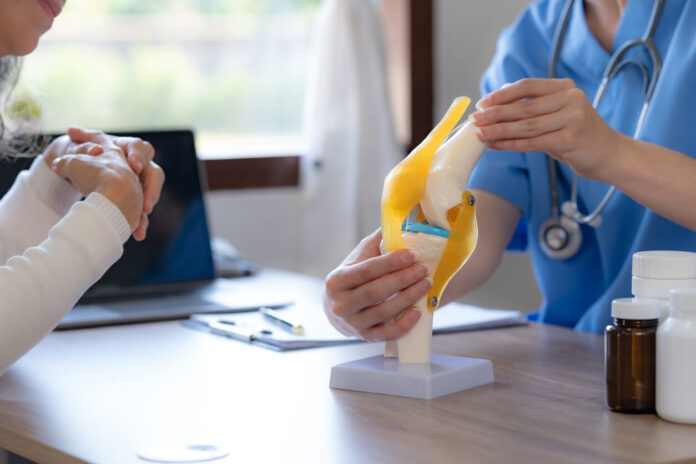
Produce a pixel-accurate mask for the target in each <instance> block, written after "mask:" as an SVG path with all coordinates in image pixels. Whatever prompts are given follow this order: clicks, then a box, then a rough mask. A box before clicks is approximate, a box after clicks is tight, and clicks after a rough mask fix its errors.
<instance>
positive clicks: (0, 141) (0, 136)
mask: <svg viewBox="0 0 696 464" xmlns="http://www.w3.org/2000/svg"><path fill="white" fill-rule="evenodd" d="M20 68H21V60H20V59H19V58H18V57H16V56H12V55H8V56H3V57H0V160H5V159H6V158H7V157H18V158H27V157H33V156H36V154H37V153H40V152H41V151H43V149H44V148H45V147H46V144H47V139H46V137H44V136H38V135H37V134H33V133H26V132H24V133H23V132H22V131H19V130H15V128H14V127H12V126H11V125H10V124H11V118H9V117H8V116H7V113H6V112H5V110H6V108H7V104H8V101H9V97H10V93H12V89H13V88H14V87H15V85H16V84H17V80H18V79H19V70H20Z"/></svg>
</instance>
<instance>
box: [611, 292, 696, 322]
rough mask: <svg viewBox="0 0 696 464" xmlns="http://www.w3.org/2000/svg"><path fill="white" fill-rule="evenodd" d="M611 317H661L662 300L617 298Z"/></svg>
mask: <svg viewBox="0 0 696 464" xmlns="http://www.w3.org/2000/svg"><path fill="white" fill-rule="evenodd" d="M694 295H696V293H694ZM611 317H614V318H616V319H632V320H649V319H659V317H660V301H659V300H651V299H648V298H617V299H616V300H614V301H612V302H611Z"/></svg>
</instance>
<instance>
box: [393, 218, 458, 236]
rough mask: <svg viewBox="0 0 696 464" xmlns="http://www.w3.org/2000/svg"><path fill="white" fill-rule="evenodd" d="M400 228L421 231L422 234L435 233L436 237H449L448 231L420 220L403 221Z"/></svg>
mask: <svg viewBox="0 0 696 464" xmlns="http://www.w3.org/2000/svg"><path fill="white" fill-rule="evenodd" d="M401 230H405V231H408V232H421V233H424V234H430V235H437V236H438V237H444V238H449V235H450V233H449V231H448V230H445V229H441V228H439V227H435V226H430V225H428V224H424V223H420V222H404V225H403V226H402V227H401Z"/></svg>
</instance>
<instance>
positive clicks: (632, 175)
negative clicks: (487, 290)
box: [324, 0, 696, 340]
mask: <svg viewBox="0 0 696 464" xmlns="http://www.w3.org/2000/svg"><path fill="white" fill-rule="evenodd" d="M564 3H565V0H544V1H540V2H538V3H534V4H532V5H530V6H529V7H527V8H526V9H525V10H524V11H523V12H522V14H521V15H520V16H519V17H518V19H517V21H516V22H515V23H514V24H513V25H512V26H510V27H509V28H507V29H506V30H505V31H504V32H503V33H502V35H501V37H500V39H499V42H498V49H497V52H496V55H495V57H494V58H493V61H492V63H491V65H490V67H489V68H488V70H487V71H486V73H485V74H484V76H483V78H482V81H481V85H482V94H483V95H485V96H484V97H483V98H482V99H481V101H480V102H479V105H478V106H479V108H480V109H479V111H477V112H476V113H474V114H473V118H474V120H475V121H476V124H477V125H478V134H479V138H480V139H481V140H484V141H487V142H490V150H489V151H488V152H487V153H486V154H484V156H483V158H482V159H481V161H480V162H479V164H478V166H477V167H476V169H475V171H474V173H473V174H472V177H471V179H470V182H469V187H470V188H471V189H472V191H473V192H474V194H475V196H476V199H477V219H478V223H479V243H478V245H477V249H476V251H475V252H474V254H473V255H472V257H471V258H470V260H469V262H467V264H466V265H465V266H464V267H463V268H462V270H461V271H460V272H459V273H458V275H457V276H455V278H454V279H453V280H452V282H451V283H450V285H449V286H448V289H447V292H446V293H445V297H444V298H443V300H452V299H455V298H458V297H460V296H462V295H463V294H466V293H467V292H469V291H471V290H473V289H474V288H476V287H477V286H478V285H480V284H481V283H483V282H484V281H485V280H486V279H487V278H488V277H489V276H490V275H491V273H492V272H493V271H494V270H495V268H496V267H497V265H498V264H499V262H500V259H501V257H502V255H503V253H504V251H505V249H506V247H507V245H508V243H510V239H511V237H512V236H513V233H514V231H515V229H516V226H517V224H518V221H519V219H520V218H521V217H524V219H525V223H526V229H527V230H526V233H527V237H528V240H526V242H527V243H528V248H529V250H530V252H531V254H532V258H533V263H534V270H535V273H536V277H537V281H538V283H539V285H540V287H541V291H542V294H543V296H544V302H543V305H542V307H541V308H540V312H539V320H540V321H543V322H548V323H553V324H558V325H563V326H567V327H574V328H576V329H578V330H585V331H590V332H601V331H602V330H603V328H604V327H605V326H606V324H607V323H609V322H610V320H611V318H610V306H611V300H613V299H614V298H618V297H626V296H630V295H631V257H632V254H633V253H634V252H635V251H639V250H657V249H670V250H691V251H694V250H696V232H694V230H696V201H694V200H695V199H696V182H695V181H694V180H696V160H694V158H693V156H694V155H695V154H696V130H694V129H693V122H692V121H694V120H696V118H695V117H694V115H696V86H695V85H694V83H693V78H692V77H693V76H695V75H696V41H694V40H693V25H694V24H696V2H694V1H691V0H669V1H667V2H665V4H664V8H663V11H662V15H661V18H660V20H659V22H658V23H657V29H656V30H655V36H654V40H655V43H656V45H657V47H658V49H659V50H660V53H661V55H662V59H663V68H662V73H661V75H660V77H659V79H658V81H657V86H656V88H655V93H654V96H653V98H652V102H651V104H650V107H649V110H648V112H647V114H646V118H645V124H644V126H643V129H642V131H641V133H640V134H639V136H638V139H637V140H635V139H633V138H631V137H630V136H631V135H632V134H633V132H634V129H635V126H636V123H637V119H638V115H639V114H640V110H641V107H642V105H643V93H642V85H643V80H642V79H643V78H642V75H641V73H640V71H638V69H637V68H634V67H628V68H626V69H624V70H622V71H621V72H620V73H619V74H618V76H617V77H616V78H615V79H614V80H613V81H612V82H611V83H610V84H609V87H608V90H607V93H606V94H605V97H604V99H603V100H602V102H601V103H600V105H599V106H598V108H597V110H595V109H593V108H592V104H591V101H590V100H591V99H592V98H593V97H594V95H595V92H596V90H597V88H598V87H599V84H600V81H601V78H602V72H603V71H604V68H605V66H606V64H607V62H608V61H609V59H610V56H611V53H612V52H614V51H615V50H616V49H617V48H618V47H620V46H621V44H623V43H624V42H626V41H627V40H631V39H634V38H637V37H640V36H642V35H643V33H644V31H645V29H646V26H647V24H648V20H649V17H650V13H651V10H652V4H653V2H648V1H638V0H633V1H630V2H629V1H627V0H585V1H581V0H576V1H575V2H574V4H573V6H572V10H571V12H570V17H569V22H568V27H567V31H566V33H565V38H564V41H563V45H562V47H561V52H560V56H559V62H558V66H557V69H556V76H557V77H558V78H557V79H548V78H547V74H548V63H549V57H550V54H551V44H552V37H553V34H554V31H555V28H556V23H557V22H558V21H559V18H560V15H561V10H562V8H563V5H564ZM641 53H643V52H642V51H637V52H636V59H641V58H642V57H641ZM544 153H546V154H548V155H550V156H551V157H553V158H554V159H556V160H557V161H558V163H556V169H557V171H556V172H557V176H558V183H559V194H560V197H561V198H560V202H561V203H562V202H563V201H566V200H569V199H570V185H571V182H572V178H573V177H572V176H573V173H574V172H575V173H577V174H578V175H579V176H580V181H579V187H578V205H579V207H580V209H581V211H584V212H589V211H592V210H593V209H594V208H595V207H596V206H597V205H598V204H599V202H600V201H601V199H602V197H603V196H604V194H605V193H606V191H607V189H608V186H609V185H614V186H616V187H617V189H618V190H617V192H616V193H615V194H614V196H613V197H612V199H611V200H610V202H609V203H608V205H607V207H606V208H605V210H604V211H603V212H602V219H603V222H602V224H601V225H600V226H599V227H596V228H595V227H590V226H587V225H582V226H581V231H582V237H583V241H582V245H581V247H580V249H579V251H578V253H577V254H575V255H574V256H573V257H571V258H569V259H565V260H560V259H553V258H550V257H548V256H547V255H545V254H544V253H543V252H542V250H541V248H540V244H539V241H538V235H539V229H540V227H541V226H542V223H544V221H546V220H547V219H548V218H550V217H551V215H552V211H551V202H550V182H549V167H548V162H547V157H546V156H545V155H544ZM379 239H380V234H379V231H377V232H376V233H375V234H373V235H371V236H370V237H367V238H366V239H365V240H363V242H361V243H360V244H359V245H358V247H357V248H356V249H355V250H354V251H353V252H352V253H351V255H349V256H348V258H346V260H345V261H344V262H343V263H342V264H341V265H340V266H339V267H338V268H337V269H336V270H334V271H333V272H332V273H331V274H330V275H329V276H328V278H327V280H326V284H325V290H324V306H325V311H326V313H327V315H328V317H329V319H330V320H331V321H332V323H333V324H334V325H335V326H336V327H337V328H339V329H340V330H342V331H343V332H344V333H347V334H352V335H358V336H361V337H363V338H366V339H368V340H392V339H396V338H398V337H400V336H401V335H402V334H403V333H405V332H407V331H408V330H410V328H411V327H412V326H413V325H414V324H415V321H416V320H417V319H418V314H417V312H416V311H414V310H413V309H412V305H413V304H414V303H415V302H416V301H417V300H418V299H419V298H420V297H422V295H424V294H425V293H426V292H427V287H428V286H429V284H428V283H427V280H425V279H424V278H423V276H424V272H423V269H422V267H421V266H420V265H419V264H418V263H417V262H416V261H415V258H414V257H413V256H412V255H411V253H410V252H409V251H408V250H399V251H397V252H393V253H390V254H386V255H383V256H380V255H379V251H378V249H377V247H378V244H379ZM391 318H396V320H395V321H394V322H391V320H390V319H391Z"/></svg>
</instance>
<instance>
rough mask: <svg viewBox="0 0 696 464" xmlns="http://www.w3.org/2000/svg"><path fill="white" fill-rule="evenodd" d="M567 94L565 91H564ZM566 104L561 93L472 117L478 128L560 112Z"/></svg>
mask: <svg viewBox="0 0 696 464" xmlns="http://www.w3.org/2000/svg"><path fill="white" fill-rule="evenodd" d="M564 92H565V91H564ZM565 104H566V102H565V99H564V98H562V96H560V95H559V92H557V93H554V94H551V95H544V96H543V97H539V98H533V99H522V100H518V101H516V102H513V103H509V104H507V105H497V106H491V107H489V108H487V109H482V110H479V111H477V112H475V113H473V114H472V115H471V117H472V118H473V119H474V122H475V123H476V125H477V126H479V127H482V126H486V125H489V124H495V123H499V122H509V121H519V120H522V119H529V118H533V117H535V116H541V115H543V114H549V113H555V112H557V111H560V110H561V109H562V108H563V107H564V105H565Z"/></svg>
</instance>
